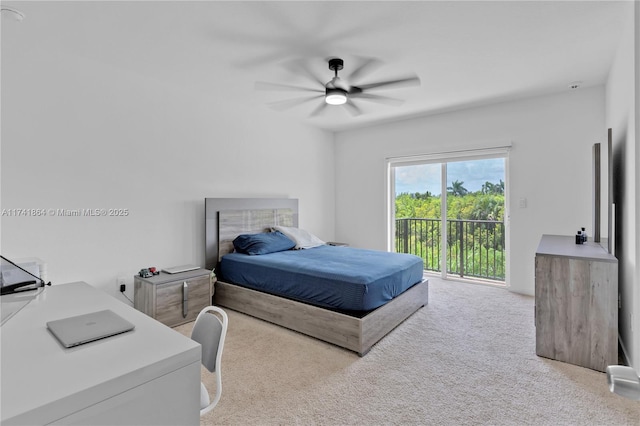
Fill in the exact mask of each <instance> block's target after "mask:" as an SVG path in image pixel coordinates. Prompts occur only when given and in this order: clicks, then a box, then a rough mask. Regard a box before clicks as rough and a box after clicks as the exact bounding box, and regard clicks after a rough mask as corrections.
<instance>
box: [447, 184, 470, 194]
mask: <svg viewBox="0 0 640 426" xmlns="http://www.w3.org/2000/svg"><path fill="white" fill-rule="evenodd" d="M463 183H464V182H460V181H458V180H454V181H453V182H452V183H451V186H448V187H447V191H449V195H453V196H454V197H455V196H459V197H462V196H463V195H467V194H468V193H469V191H468V190H467V188H465V187H464V186H462V184H463Z"/></svg>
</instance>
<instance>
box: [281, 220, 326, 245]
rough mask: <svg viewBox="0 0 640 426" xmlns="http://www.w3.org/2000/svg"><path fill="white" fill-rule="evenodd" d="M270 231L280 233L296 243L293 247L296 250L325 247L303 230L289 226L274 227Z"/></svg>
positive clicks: (318, 239) (322, 242) (316, 238)
mask: <svg viewBox="0 0 640 426" xmlns="http://www.w3.org/2000/svg"><path fill="white" fill-rule="evenodd" d="M271 229H272V230H274V231H280V232H282V233H283V234H284V235H286V236H287V237H289V238H290V239H292V240H293V241H294V242H295V243H296V246H295V247H294V248H295V249H296V250H298V249H307V248H312V247H318V246H322V245H325V242H324V241H322V240H321V239H320V238H318V237H316V236H315V235H313V234H312V233H310V232H307V231H305V230H304V229H300V228H292V227H289V226H274V227H272V228H271Z"/></svg>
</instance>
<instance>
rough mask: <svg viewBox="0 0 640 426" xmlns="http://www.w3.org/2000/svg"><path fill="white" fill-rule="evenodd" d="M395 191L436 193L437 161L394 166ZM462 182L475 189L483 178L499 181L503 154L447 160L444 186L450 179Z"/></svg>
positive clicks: (480, 185) (437, 186)
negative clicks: (475, 158)
mask: <svg viewBox="0 0 640 426" xmlns="http://www.w3.org/2000/svg"><path fill="white" fill-rule="evenodd" d="M395 169H396V194H401V193H403V192H408V193H415V192H421V193H423V192H426V191H429V192H431V193H432V194H434V195H439V194H440V193H441V192H442V191H441V188H440V187H441V185H440V178H441V171H440V164H439V163H438V164H421V165H417V166H404V167H396V168H395ZM456 180H458V181H460V182H464V183H463V184H462V186H463V187H465V188H466V189H467V190H468V191H469V192H475V191H479V190H480V189H481V188H482V185H483V184H484V183H485V182H487V181H488V182H491V183H499V182H500V180H503V181H504V180H505V178H504V158H492V159H488V160H473V161H456V162H450V163H447V186H451V183H452V182H453V181H456Z"/></svg>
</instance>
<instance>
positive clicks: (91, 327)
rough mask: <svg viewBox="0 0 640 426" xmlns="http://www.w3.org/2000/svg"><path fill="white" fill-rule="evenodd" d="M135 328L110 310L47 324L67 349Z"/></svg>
mask: <svg viewBox="0 0 640 426" xmlns="http://www.w3.org/2000/svg"><path fill="white" fill-rule="evenodd" d="M134 327H135V326H134V325H133V324H131V323H130V322H129V321H127V320H125V319H124V318H122V317H121V316H120V315H118V314H116V313H115V312H113V311H111V310H109V309H106V310H104V311H98V312H91V313H89V314H84V315H78V316H74V317H69V318H63V319H59V320H56V321H49V322H48V323H47V328H48V329H49V331H50V332H51V333H52V334H53V335H54V336H55V337H56V338H57V339H58V340H59V341H60V343H62V345H63V346H64V347H65V348H71V347H73V346H78V345H82V344H84V343H89V342H93V341H95V340H99V339H104V338H106V337H110V336H114V335H116V334H120V333H125V332H127V331H131V330H133V329H134Z"/></svg>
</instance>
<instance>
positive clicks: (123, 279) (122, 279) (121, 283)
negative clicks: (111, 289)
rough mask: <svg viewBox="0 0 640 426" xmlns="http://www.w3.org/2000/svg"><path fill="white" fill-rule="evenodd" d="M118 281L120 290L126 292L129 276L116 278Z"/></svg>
mask: <svg viewBox="0 0 640 426" xmlns="http://www.w3.org/2000/svg"><path fill="white" fill-rule="evenodd" d="M116 282H117V284H118V288H119V289H120V292H121V293H122V292H124V291H125V290H126V289H127V278H126V277H118V278H117V279H116Z"/></svg>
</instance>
